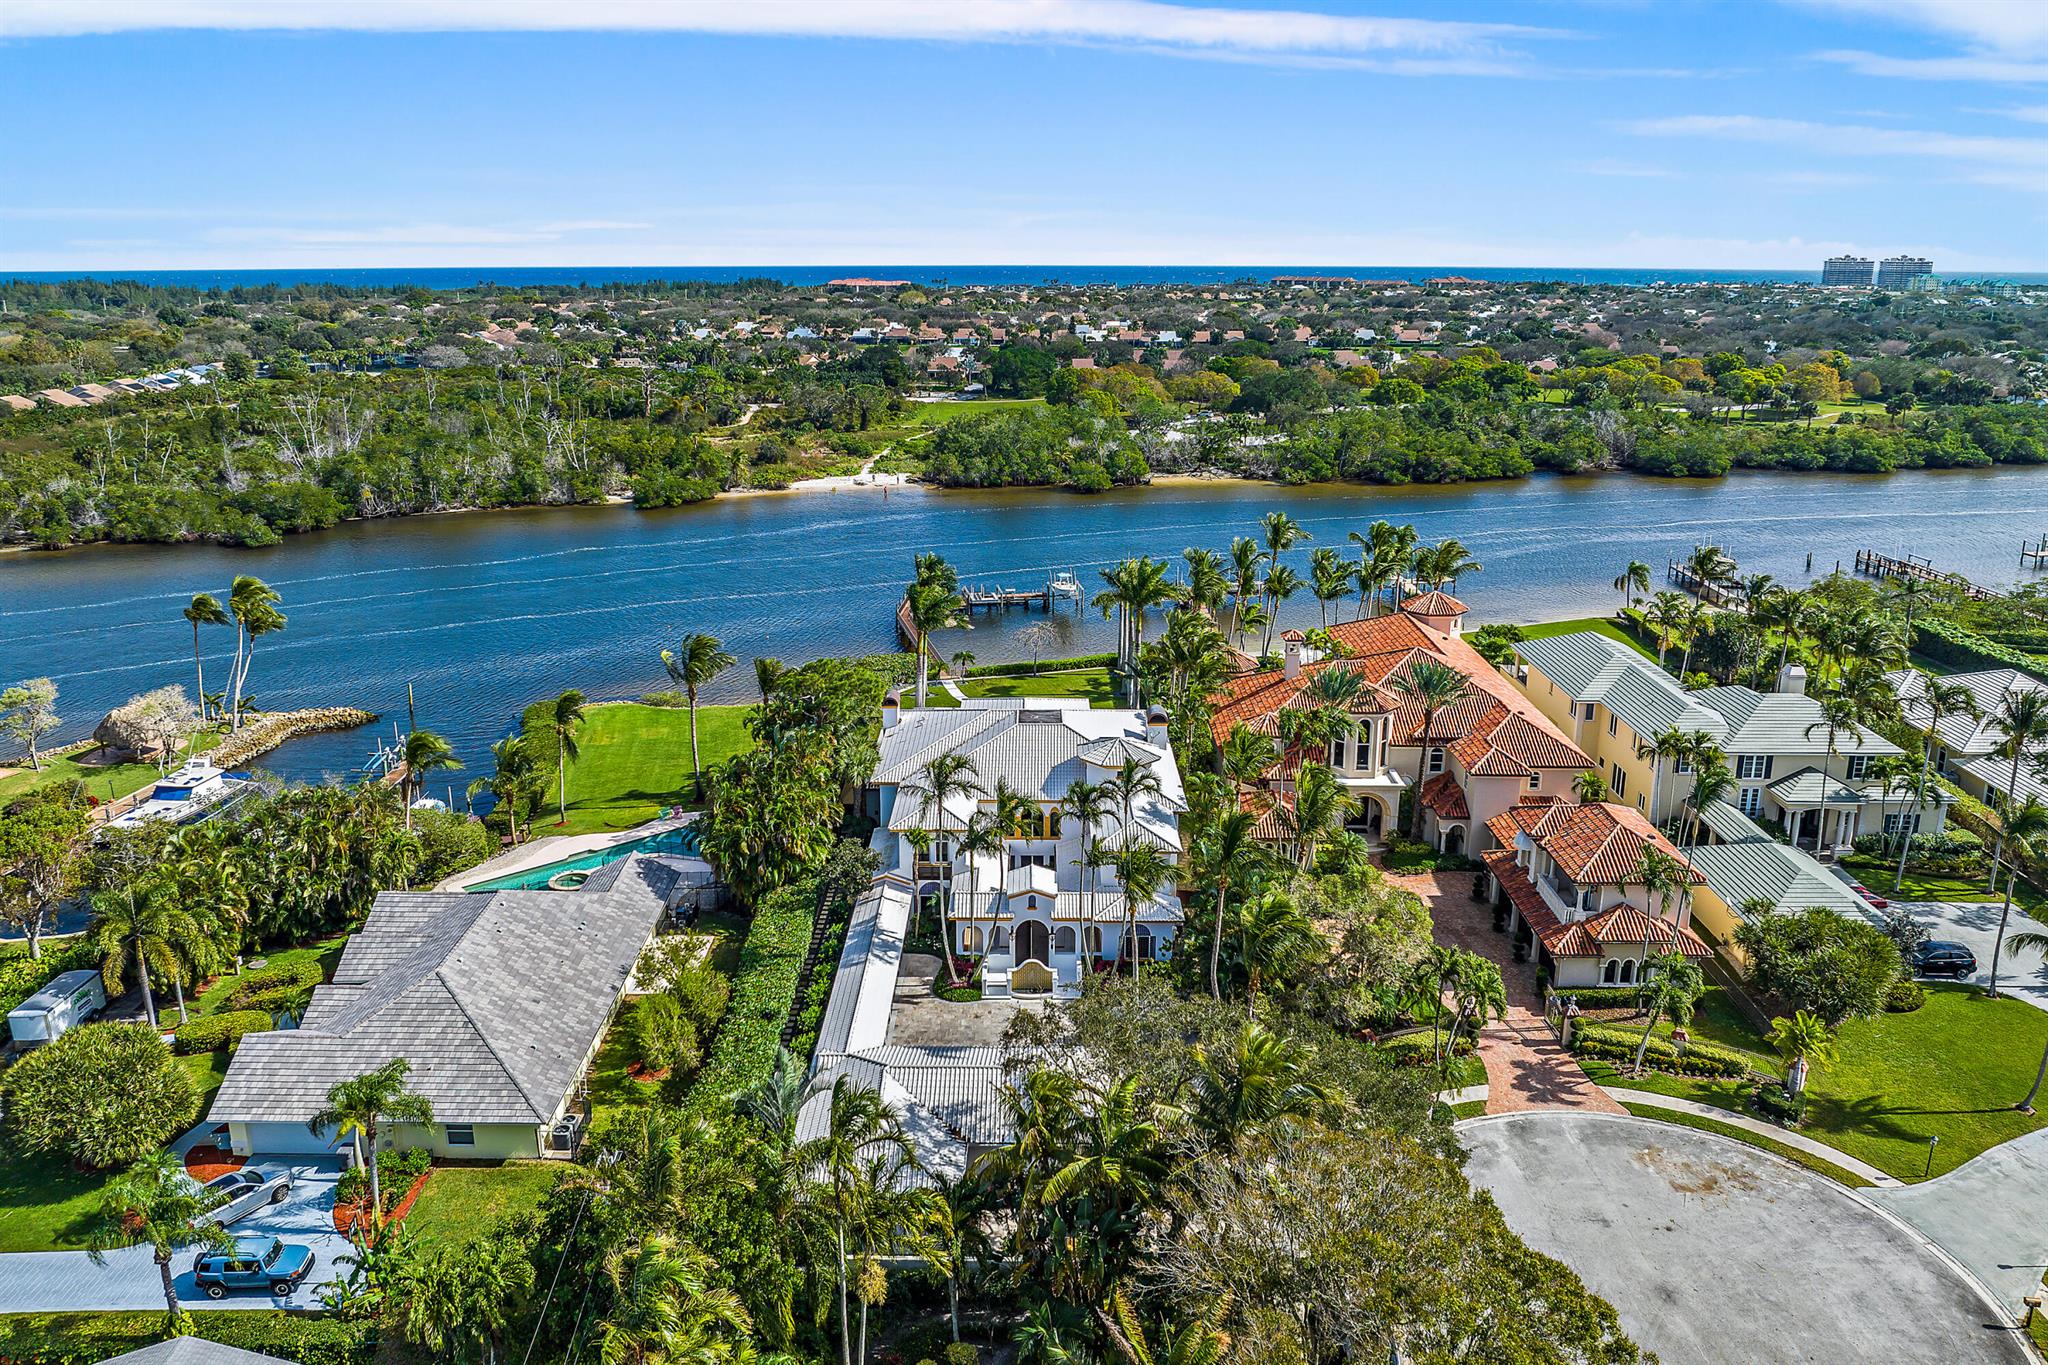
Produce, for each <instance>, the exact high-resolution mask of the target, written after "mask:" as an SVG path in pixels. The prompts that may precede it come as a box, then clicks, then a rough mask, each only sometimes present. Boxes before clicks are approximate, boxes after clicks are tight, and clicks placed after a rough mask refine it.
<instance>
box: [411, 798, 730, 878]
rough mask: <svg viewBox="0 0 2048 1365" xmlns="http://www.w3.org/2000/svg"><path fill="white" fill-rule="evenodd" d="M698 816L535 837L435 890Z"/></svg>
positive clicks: (611, 844) (511, 872) (564, 857)
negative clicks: (603, 830)
mask: <svg viewBox="0 0 2048 1365" xmlns="http://www.w3.org/2000/svg"><path fill="white" fill-rule="evenodd" d="M696 818H697V812H696V811H691V812H689V813H688V814H685V815H682V816H678V817H674V818H663V819H660V820H649V821H648V822H647V823H646V824H644V825H635V826H634V827H633V828H631V829H620V830H613V831H611V832H610V833H608V834H566V835H550V836H548V837H546V838H542V839H535V840H533V841H532V842H531V843H525V844H521V845H520V846H519V847H517V848H512V849H507V850H506V851H505V852H503V853H500V854H499V855H498V856H497V857H495V858H491V859H488V860H486V861H484V862H481V863H478V864H477V865H476V866H475V867H472V868H470V869H468V870H467V871H464V872H458V873H456V874H455V875H454V876H452V877H450V878H448V879H447V880H446V881H443V882H441V883H440V884H439V885H437V886H436V887H435V888H434V890H436V891H467V890H468V889H469V888H470V887H472V886H475V885H476V884H477V883H478V882H494V881H497V880H498V879H499V878H501V877H511V876H516V875H517V874H519V873H521V872H530V871H532V870H533V869H534V868H537V867H547V866H549V865H550V864H552V863H560V862H567V861H568V860H569V859H571V858H575V857H580V856H581V855H583V854H585V853H598V852H601V851H603V850H604V849H608V848H617V847H618V846H619V845H620V844H630V843H634V842H635V841H637V840H640V839H645V838H648V837H650V836H652V835H656V834H666V833H667V832H668V831H670V830H674V829H681V828H683V827H684V826H685V825H688V824H689V823H691V822H692V821H693V820H695V819H696Z"/></svg>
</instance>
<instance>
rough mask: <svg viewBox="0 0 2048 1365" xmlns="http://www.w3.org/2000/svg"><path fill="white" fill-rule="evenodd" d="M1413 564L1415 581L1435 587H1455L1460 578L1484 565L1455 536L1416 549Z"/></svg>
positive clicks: (1477, 570)
mask: <svg viewBox="0 0 2048 1365" xmlns="http://www.w3.org/2000/svg"><path fill="white" fill-rule="evenodd" d="M1414 566H1415V578H1416V581H1417V582H1421V583H1427V584H1428V585H1429V586H1430V587H1432V588H1437V589H1442V588H1444V587H1445V586H1449V587H1453V588H1455V587H1457V585H1458V580H1459V579H1460V578H1462V577H1464V576H1465V575H1466V574H1474V573H1478V572H1479V571H1480V570H1481V569H1483V568H1485V567H1486V566H1485V565H1483V564H1481V563H1480V562H1479V561H1478V560H1476V559H1474V558H1473V557H1472V552H1471V551H1470V550H1467V549H1466V548H1465V545H1464V542H1462V541H1460V540H1458V539H1457V538H1455V537H1453V538H1451V539H1449V540H1445V541H1442V542H1439V543H1438V544H1435V545H1431V546H1428V547H1427V548H1425V549H1421V550H1418V551H1416V553H1415V560H1414Z"/></svg>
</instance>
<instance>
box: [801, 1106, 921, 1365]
mask: <svg viewBox="0 0 2048 1365" xmlns="http://www.w3.org/2000/svg"><path fill="white" fill-rule="evenodd" d="M870 1151H880V1152H883V1153H886V1154H888V1155H891V1156H894V1157H895V1158H897V1159H898V1160H900V1161H901V1162H902V1163H903V1164H904V1165H908V1164H909V1163H910V1162H911V1160H912V1151H911V1147H910V1140H909V1139H908V1138H907V1137H905V1136H904V1133H903V1128H902V1125H901V1123H900V1122H899V1120H898V1118H897V1115H896V1111H895V1110H894V1109H892V1108H890V1107H889V1105H888V1104H886V1103H884V1102H883V1100H882V1097H881V1096H880V1095H878V1094H876V1093H875V1092H874V1091H872V1090H865V1089H863V1088H861V1087H860V1086H858V1085H855V1084H854V1083H853V1081H852V1079H851V1078H850V1077H847V1076H841V1077H839V1078H838V1079H837V1080H836V1081H834V1082H833V1083H832V1099H831V1104H830V1107H829V1109H828V1116H827V1121H826V1126H825V1131H824V1132H823V1133H822V1134H820V1135H819V1136H817V1137H815V1138H812V1139H811V1140H810V1141H809V1142H806V1143H803V1144H802V1145H800V1146H799V1147H798V1148H797V1149H796V1150H795V1152H794V1153H793V1154H792V1158H791V1159H792V1162H793V1164H794V1165H795V1166H796V1168H797V1169H798V1170H799V1171H800V1172H802V1173H803V1179H804V1183H805V1187H806V1188H805V1203H806V1205H807V1207H808V1208H809V1209H810V1210H813V1211H815V1215H816V1216H817V1217H818V1218H819V1220H820V1221H821V1222H823V1223H824V1224H825V1225H826V1226H827V1227H828V1228H829V1230H830V1232H831V1235H832V1240H833V1247H834V1256H833V1268H834V1274H835V1277H836V1279H837V1283H838V1289H839V1360H840V1365H853V1361H854V1355H853V1330H852V1327H853V1325H852V1318H851V1315H850V1313H849V1312H848V1310H847V1301H846V1300H847V1268H848V1265H849V1254H848V1253H849V1247H848V1242H849V1240H850V1239H851V1238H852V1237H854V1236H855V1235H856V1232H857V1224H858V1222H859V1220H860V1216H861V1206H862V1203H863V1199H862V1196H863V1195H864V1194H865V1193H866V1192H867V1188H868V1184H869V1182H868V1181H867V1180H866V1179H865V1177H866V1175H867V1164H866V1162H865V1161H864V1159H863V1154H864V1153H869V1152H870Z"/></svg>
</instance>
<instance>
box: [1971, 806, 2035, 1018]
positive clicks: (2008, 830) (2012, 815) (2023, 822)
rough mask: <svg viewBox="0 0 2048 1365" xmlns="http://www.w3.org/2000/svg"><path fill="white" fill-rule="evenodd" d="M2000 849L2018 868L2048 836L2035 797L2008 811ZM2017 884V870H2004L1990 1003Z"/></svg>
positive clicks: (1994, 875)
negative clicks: (2008, 852) (2014, 887)
mask: <svg viewBox="0 0 2048 1365" xmlns="http://www.w3.org/2000/svg"><path fill="white" fill-rule="evenodd" d="M1998 832H1999V835H2000V838H1999V841H1998V842H1999V847H2000V848H2001V849H2004V848H2007V847H2010V848H2011V850H2012V855H2013V856H2012V861H2013V863H2014V864H2017V863H2019V862H2021V861H2023V860H2025V859H2027V858H2029V857H2031V856H2032V854H2033V851H2034V845H2035V844H2036V843H2038V842H2039V841H2040V839H2041V836H2042V835H2044V834H2048V806H2044V805H2042V804H2041V799H2040V798H2039V797H2037V796H2029V797H2028V798H2027V799H2026V801H2025V802H2023V803H2022V804H2021V805H2020V806H2019V807H2018V808H2017V809H2008V810H2007V811H2006V813H2005V818H2004V819H2003V820H2001V821H1999V828H1998ZM1991 876H1992V880H1993V882H1994V883H1995V882H1996V881H1997V878H1998V869H1997V868H1996V867H1994V868H1992V869H1991ZM2018 880H2019V869H2018V868H2017V867H2016V866H2009V867H2007V868H2006V869H2005V905H2004V907H2003V908H2002V909H2000V910H1999V912H1998V937H1997V938H1995V939H1993V940H1992V942H1991V979H1990V981H1989V982H1988V983H1987V984H1986V985H1985V987H1984V994H1986V995H1987V996H1990V997H1991V998H1993V999H1997V997H1998V959H1999V955H2000V954H2001V953H2002V952H2003V951H2004V950H2005V925H2006V921H2007V920H2008V919H2010V918H2011V917H2012V890H2013V883H2015V882H2017V881H2018Z"/></svg>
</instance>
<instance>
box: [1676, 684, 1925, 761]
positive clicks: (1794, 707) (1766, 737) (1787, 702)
mask: <svg viewBox="0 0 2048 1365" xmlns="http://www.w3.org/2000/svg"><path fill="white" fill-rule="evenodd" d="M1692 695H1693V696H1694V697H1696V698H1698V699H1699V701H1700V703H1701V704H1702V705H1704V706H1708V707H1711V708H1712V709H1713V710H1715V711H1717V712H1719V713H1720V714H1721V716H1722V717H1723V718H1724V719H1725V720H1726V732H1725V734H1724V735H1723V736H1722V738H1721V747H1722V748H1724V749H1726V750H1727V751H1728V752H1729V753H1731V754H1799V755H1811V756H1813V757H1821V756H1823V755H1825V754H1826V753H1827V751H1828V732H1827V726H1826V724H1825V722H1824V721H1823V719H1822V715H1821V709H1820V703H1819V702H1817V701H1815V700H1814V699H1813V698H1812V697H1809V696H1807V695H1806V694H1805V693H1803V692H1759V691H1757V690H1756V689H1754V688H1750V687H1707V688H1702V689H1701V690H1699V691H1698V692H1695V693H1693V694H1692ZM1835 752H1836V753H1838V754H1871V755H1877V754H1896V753H1902V752H1904V751H1903V750H1901V749H1900V748H1899V746H1898V745H1896V744H1894V743H1892V742H1891V741H1890V740H1888V739H1885V738H1883V737H1882V736H1880V735H1876V734H1873V733H1871V732H1870V731H1868V730H1865V729H1863V728H1862V727H1861V726H1857V727H1855V728H1854V729H1851V730H1838V731H1836V732H1835Z"/></svg>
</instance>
